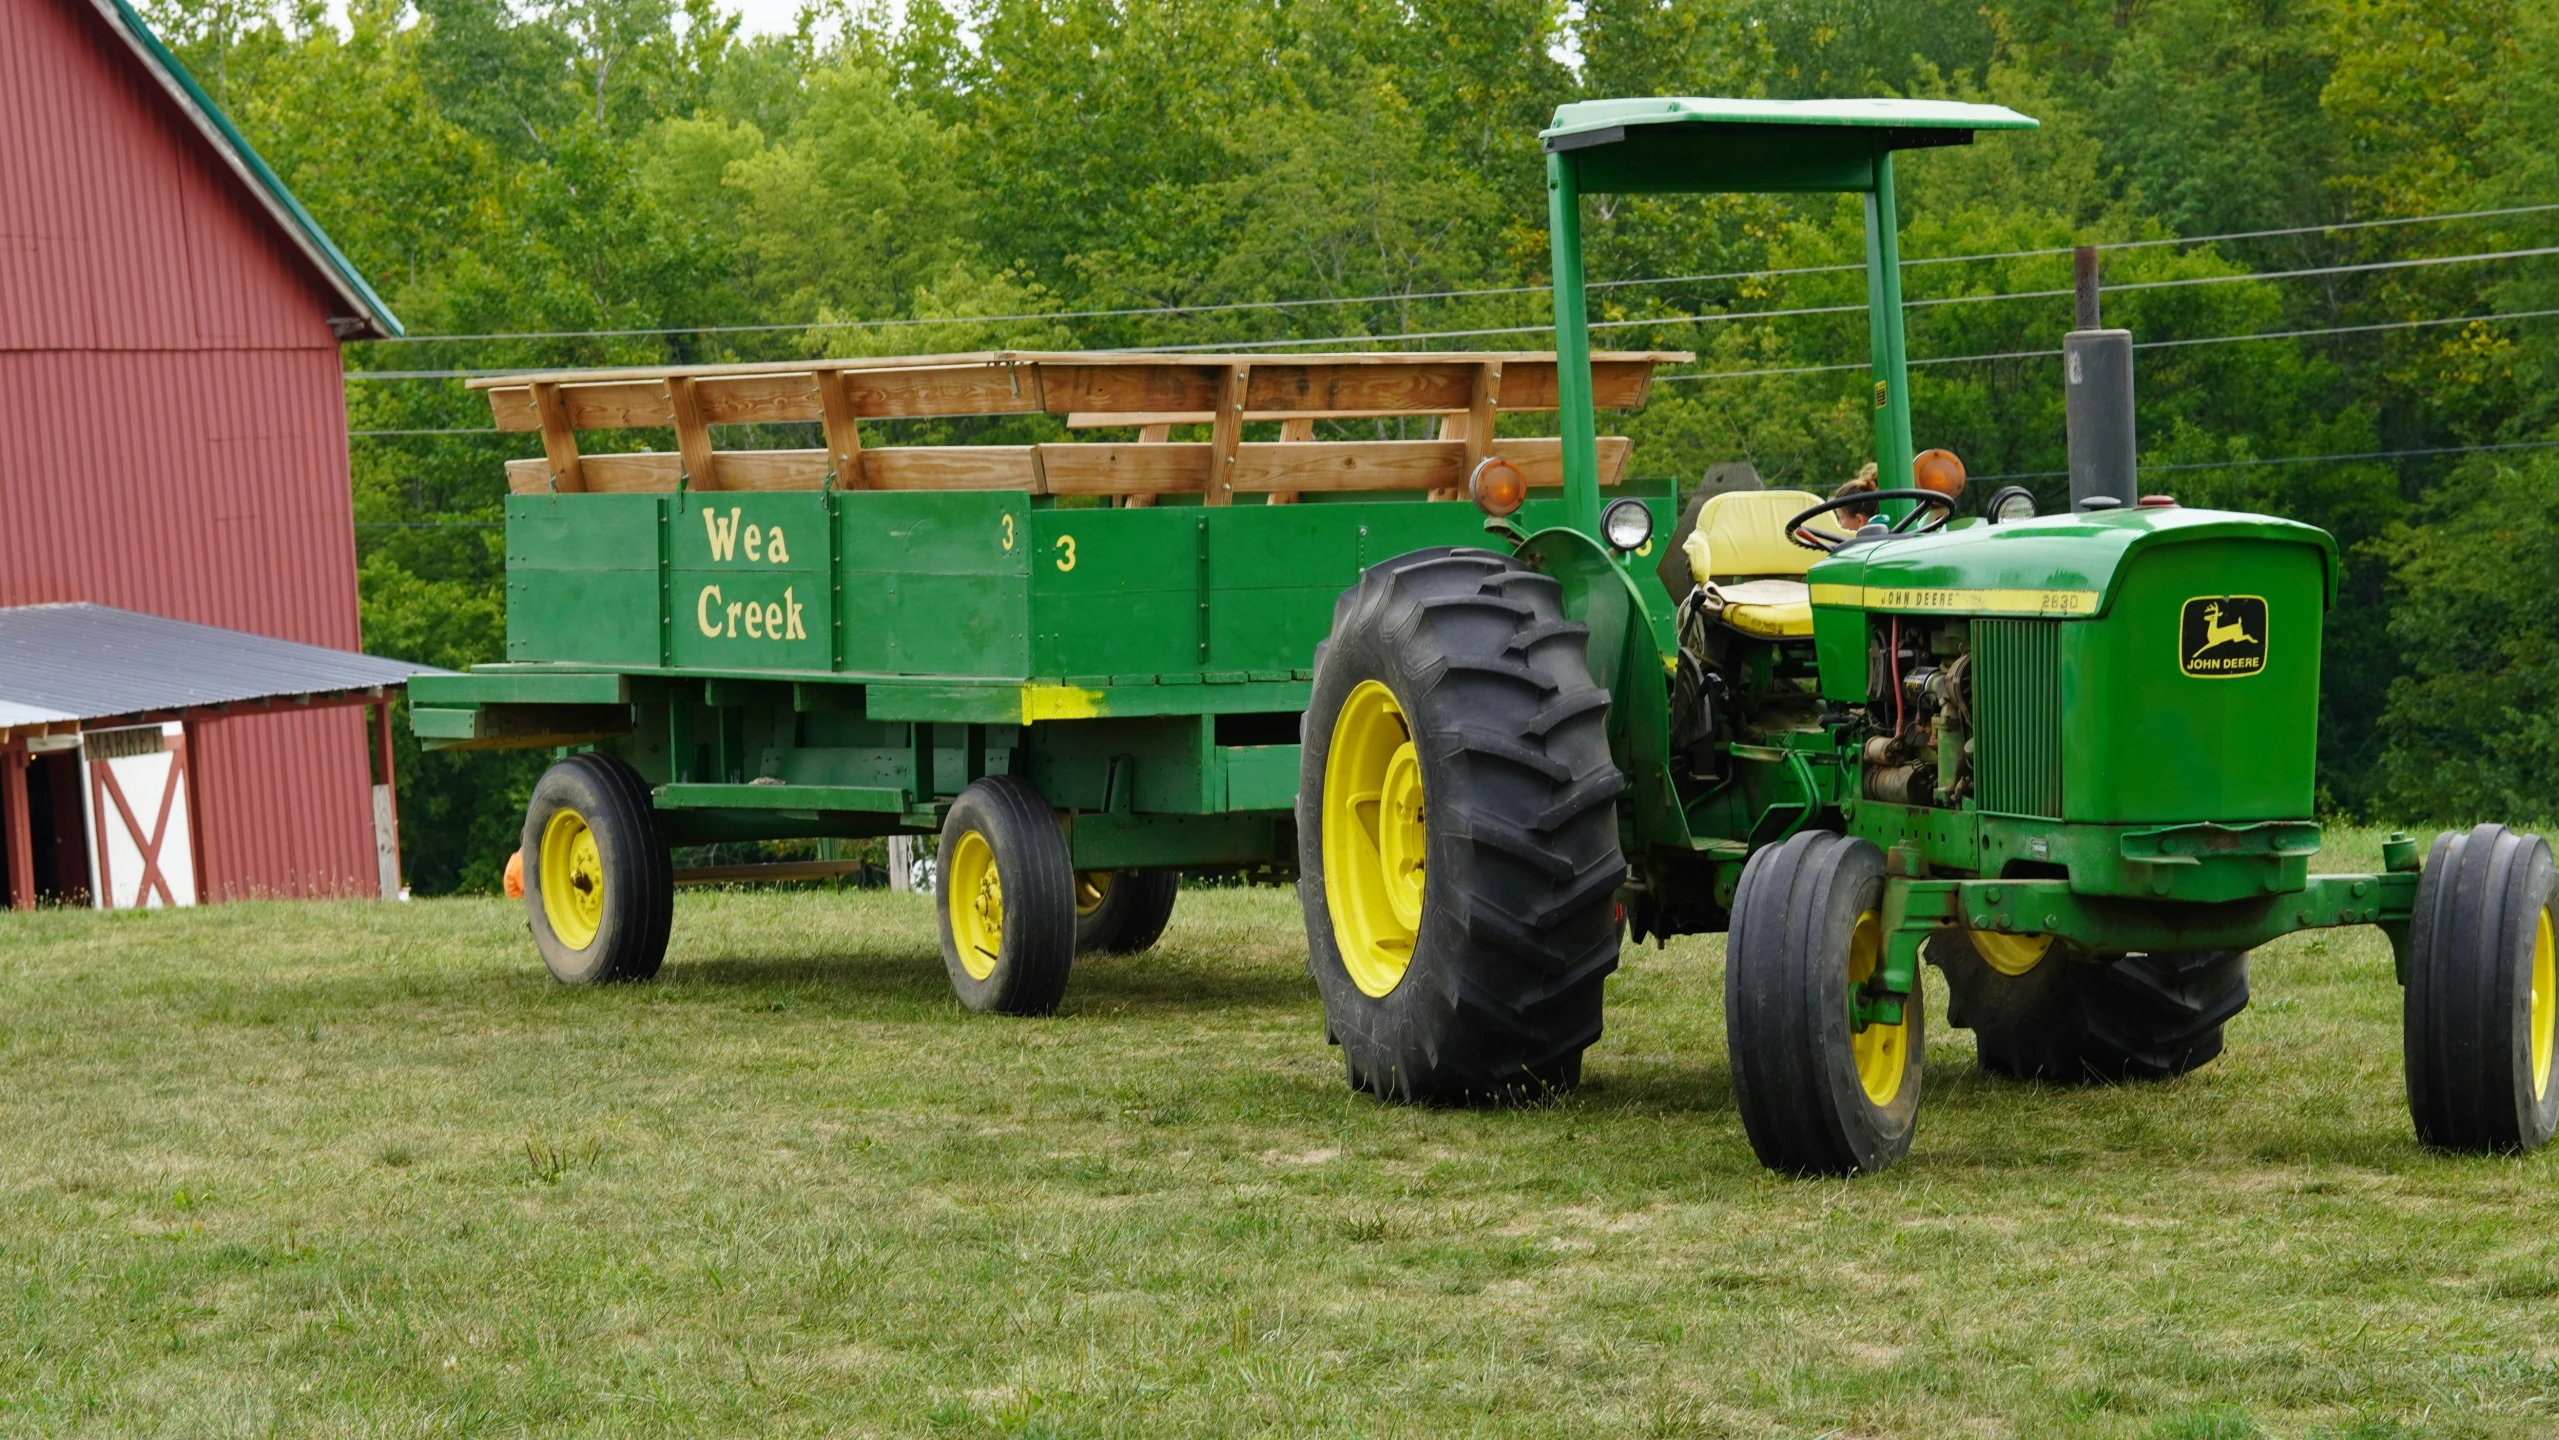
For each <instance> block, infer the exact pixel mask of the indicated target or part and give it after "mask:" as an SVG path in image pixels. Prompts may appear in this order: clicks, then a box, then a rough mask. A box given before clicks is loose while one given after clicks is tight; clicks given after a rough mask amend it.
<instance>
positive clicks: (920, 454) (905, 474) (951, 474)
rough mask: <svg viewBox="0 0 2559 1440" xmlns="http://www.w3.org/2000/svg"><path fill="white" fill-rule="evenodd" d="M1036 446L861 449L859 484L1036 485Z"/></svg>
mask: <svg viewBox="0 0 2559 1440" xmlns="http://www.w3.org/2000/svg"><path fill="white" fill-rule="evenodd" d="M1037 448H1038V447H1035V446H1030V445H912V446H896V447H892V448H885V449H884V448H879V447H873V448H872V449H869V450H865V451H863V452H862V483H863V485H864V486H865V487H867V488H869V489H873V490H1028V491H1031V492H1032V493H1033V494H1038V493H1040V489H1039V479H1040V473H1039V457H1038V455H1037V454H1035V453H1034V452H1035V450H1036V449H1037Z"/></svg>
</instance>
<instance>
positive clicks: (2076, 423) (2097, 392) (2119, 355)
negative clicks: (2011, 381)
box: [2061, 245, 2141, 510]
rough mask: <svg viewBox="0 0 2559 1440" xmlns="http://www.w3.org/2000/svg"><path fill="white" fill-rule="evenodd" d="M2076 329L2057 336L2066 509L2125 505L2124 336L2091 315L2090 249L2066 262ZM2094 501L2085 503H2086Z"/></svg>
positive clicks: (2130, 472) (2093, 266)
mask: <svg viewBox="0 0 2559 1440" xmlns="http://www.w3.org/2000/svg"><path fill="white" fill-rule="evenodd" d="M2071 270H2072V277H2071V278H2072V290H2073V296H2074V300H2075V302H2076V307H2077V310H2078V328H2077V329H2074V330H2072V331H2071V332H2070V333H2069V334H2067V335H2064V336H2063V337H2061V355H2062V374H2063V378H2064V380H2065V381H2066V384H2065V387H2064V389H2065V401H2064V413H2065V415H2066V417H2067V419H2068V421H2069V428H2070V508H2071V509H2073V510H2086V509H2092V508H2094V509H2104V508H2106V506H2107V502H2109V501H2111V502H2112V503H2113V504H2115V505H2130V504H2132V503H2134V501H2136V500H2138V499H2139V498H2140V496H2141V487H2140V483H2139V476H2138V474H2137V473H2136V464H2137V460H2136V455H2137V450H2136V446H2135V437H2134V434H2133V355H2132V332H2131V331H2130V330H2107V329H2103V328H2101V326H2100V322H2099V319H2098V314H2097V248H2096V247H2095V246H2093V245H2082V246H2080V247H2079V248H2078V249H2077V250H2076V251H2075V252H2073V253H2072V256H2071ZM2091 501H2095V502H2097V503H2096V504H2095V505H2093V506H2092V505H2091V504H2090V502H2091Z"/></svg>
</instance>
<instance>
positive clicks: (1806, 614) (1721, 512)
mask: <svg viewBox="0 0 2559 1440" xmlns="http://www.w3.org/2000/svg"><path fill="white" fill-rule="evenodd" d="M1820 503H1821V497H1820V496H1818V495H1812V494H1808V493H1806V492H1804V491H1802V490H1734V491H1730V492H1727V493H1725V494H1722V495H1718V496H1716V497H1714V498H1713V499H1711V500H1708V501H1707V502H1706V504H1705V506H1704V507H1703V508H1702V509H1700V510H1699V511H1698V512H1697V533H1698V534H1700V535H1702V536H1704V537H1705V539H1706V546H1707V564H1708V565H1709V566H1710V567H1711V568H1712V569H1713V571H1714V575H1713V582H1714V585H1713V589H1712V590H1711V591H1710V592H1709V596H1710V598H1720V599H1721V600H1722V601H1723V604H1722V607H1721V608H1720V609H1718V610H1717V611H1716V612H1715V616H1716V618H1717V619H1719V620H1721V621H1723V622H1724V623H1725V624H1727V625H1730V626H1731V627H1733V628H1734V629H1736V630H1739V631H1740V632H1742V633H1743V634H1745V635H1755V636H1758V637H1759V638H1761V639H1763V640H1798V639H1802V638H1804V637H1806V636H1809V635H1811V634H1812V633H1813V599H1812V591H1811V589H1810V588H1809V587H1807V586H1806V585H1805V584H1804V580H1803V575H1804V572H1805V571H1807V570H1810V569H1811V568H1812V567H1813V562H1814V561H1816V560H1819V559H1821V558H1822V553H1821V552H1820V551H1818V550H1807V549H1805V548H1804V547H1803V546H1801V545H1798V544H1796V543H1795V542H1793V541H1792V540H1789V539H1787V538H1786V522H1787V521H1789V520H1792V519H1793V518H1795V517H1796V516H1798V515H1801V514H1802V513H1804V512H1805V511H1806V510H1809V509H1811V508H1812V507H1814V506H1816V505H1819V504H1820Z"/></svg>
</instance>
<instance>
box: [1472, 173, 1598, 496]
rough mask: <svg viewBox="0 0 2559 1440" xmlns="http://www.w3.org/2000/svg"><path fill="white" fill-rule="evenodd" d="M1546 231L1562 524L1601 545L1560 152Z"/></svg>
mask: <svg viewBox="0 0 2559 1440" xmlns="http://www.w3.org/2000/svg"><path fill="white" fill-rule="evenodd" d="M1546 230H1547V242H1548V244H1549V245H1550V246H1551V247H1552V249H1553V251H1554V262H1555V396H1556V409H1557V411H1558V412H1559V416H1558V418H1560V419H1561V420H1562V421H1563V432H1564V447H1563V449H1564V454H1563V460H1564V523H1565V524H1566V525H1569V526H1571V527H1572V528H1573V529H1575V530H1579V531H1580V532H1582V533H1583V534H1584V535H1588V536H1590V537H1591V538H1592V539H1597V538H1599V418H1598V416H1597V415H1596V414H1595V413H1594V411H1593V408H1592V399H1591V374H1590V311H1589V305H1588V297H1587V296H1585V295H1584V294H1583V292H1582V188H1581V176H1580V173H1579V172H1578V171H1577V170H1576V168H1575V165H1574V161H1573V158H1572V157H1571V156H1570V155H1568V154H1565V153H1562V152H1560V151H1550V152H1549V153H1548V154H1547V156H1546ZM1468 478H1469V479H1472V478H1473V477H1471V476H1470V477H1468Z"/></svg>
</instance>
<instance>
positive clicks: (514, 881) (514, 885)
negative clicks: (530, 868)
mask: <svg viewBox="0 0 2559 1440" xmlns="http://www.w3.org/2000/svg"><path fill="white" fill-rule="evenodd" d="M506 898H508V899H509V900H521V899H523V898H524V852H523V851H521V850H518V851H516V852H515V853H514V854H512V855H509V856H508V857H506Z"/></svg>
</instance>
